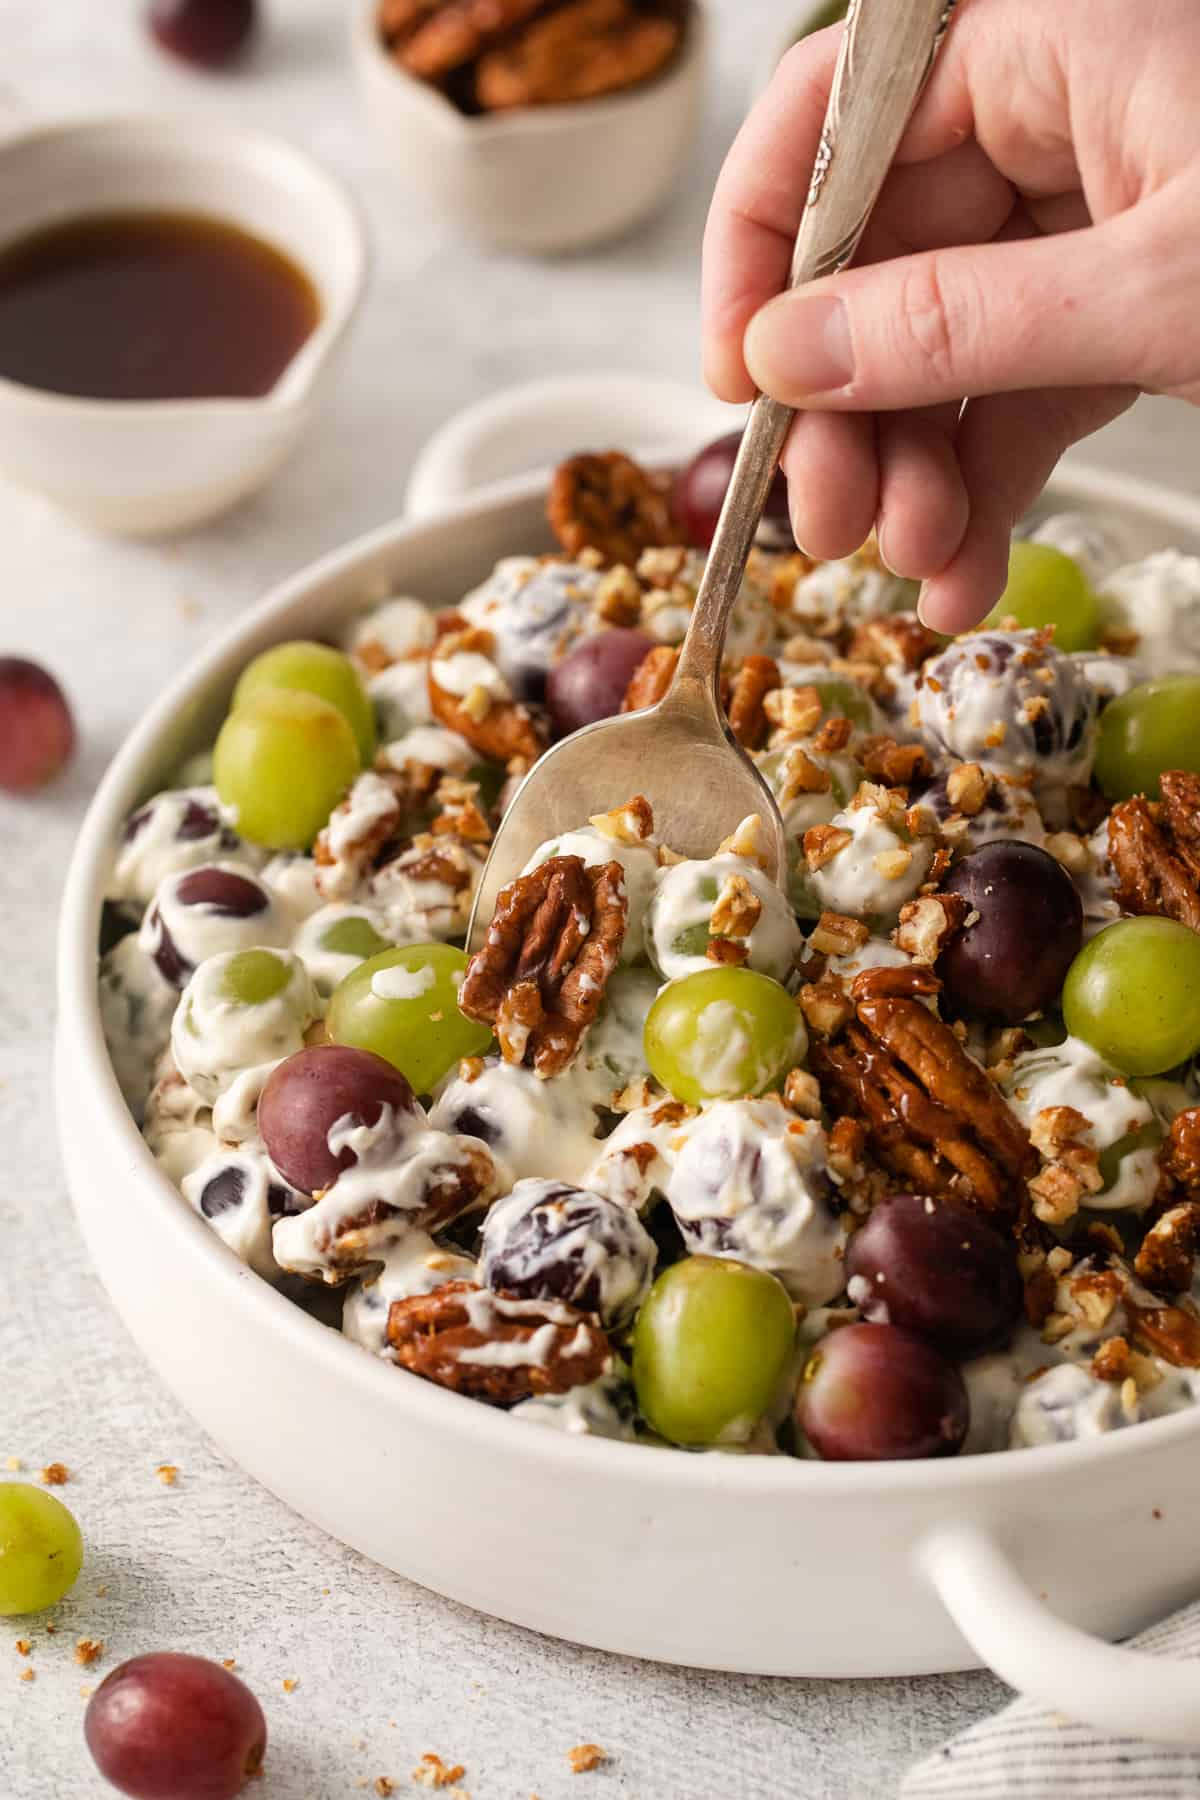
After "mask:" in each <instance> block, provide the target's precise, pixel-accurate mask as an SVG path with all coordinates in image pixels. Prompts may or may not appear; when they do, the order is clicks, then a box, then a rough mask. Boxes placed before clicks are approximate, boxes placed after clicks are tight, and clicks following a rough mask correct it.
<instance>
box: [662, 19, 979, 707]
mask: <svg viewBox="0 0 1200 1800" xmlns="http://www.w3.org/2000/svg"><path fill="white" fill-rule="evenodd" d="M956 3H957V0H851V4H850V10H849V12H848V13H847V15H846V26H845V30H844V32H843V35H842V45H841V52H840V54H839V56H838V61H837V68H836V70H835V72H834V77H833V87H832V89H831V91H830V95H829V106H828V108H827V110H826V113H825V123H824V125H823V127H822V130H821V143H820V148H819V149H818V151H817V160H816V164H815V166H814V169H813V174H812V183H811V186H810V187H809V190H808V200H807V203H806V205H805V208H804V216H803V217H802V219H801V220H800V229H799V231H798V233H797V235H796V248H795V252H794V255H793V257H792V269H791V275H790V277H789V280H788V286H789V287H799V286H800V285H801V284H802V283H804V282H806V281H815V280H816V279H817V278H818V277H819V276H822V275H832V274H833V273H834V272H835V271H836V270H838V269H842V268H845V266H846V264H847V263H848V262H849V261H850V258H851V257H852V256H853V255H854V252H855V250H856V249H857V247H858V241H859V239H860V238H861V237H862V234H863V231H864V229H865V227H866V223H867V220H868V219H869V217H870V215H871V210H872V208H873V207H874V205H875V202H876V200H877V199H878V198H879V191H880V189H881V188H882V186H883V183H884V180H885V178H886V176H887V173H888V170H889V169H890V168H891V165H892V158H893V157H894V156H895V154H896V150H897V148H898V147H899V144H900V139H901V138H902V137H903V135H904V130H905V127H906V126H907V124H908V121H909V119H910V117H911V116H912V111H913V108H914V106H915V105H916V103H917V99H918V96H919V95H920V92H921V89H922V87H923V86H924V83H925V79H926V77H927V75H928V74H929V71H930V69H931V68H932V67H933V60H934V57H935V56H936V55H937V52H938V48H939V46H940V44H941V41H942V38H943V37H944V36H945V33H946V27H947V26H948V25H949V23H950V15H951V14H952V12H953V11H954V8H955V5H956ZM795 416H796V415H795V412H794V410H793V409H792V408H791V407H789V406H784V405H782V404H781V403H780V402H779V401H777V400H770V399H768V398H767V396H766V395H765V394H760V395H759V397H758V399H757V400H756V401H755V402H754V405H753V406H752V407H751V409H750V417H749V419H748V420H747V423H746V430H745V433H744V434H743V437H742V444H741V449H740V450H739V452H738V456H737V460H736V462H735V464H734V468H733V474H732V477H731V479H730V482H729V489H728V492H727V493H726V495H725V504H724V506H723V507H722V508H721V516H720V519H719V520H718V522H717V529H716V533H715V535H714V537H713V541H712V548H711V549H710V551H709V555H708V563H707V566H706V568H705V571H704V578H703V580H702V581H701V583H700V591H699V592H698V594H697V595H696V603H695V605H694V606H693V608H692V616H691V622H690V624H689V626H688V631H687V636H686V637H685V638H684V640H683V647H682V650H681V651H680V656H679V663H678V666H677V668H676V671H675V679H674V681H673V682H672V684H671V689H670V693H669V695H668V699H667V701H666V702H665V703H664V704H672V703H674V704H682V705H687V706H689V707H690V706H693V705H695V704H696V703H697V702H701V703H702V704H704V705H705V706H706V707H709V708H715V709H716V710H717V713H718V717H719V716H720V703H719V700H718V695H717V687H718V679H719V675H720V668H721V653H722V651H723V649H724V647H725V632H726V628H727V626H728V624H729V615H730V612H731V611H732V610H733V603H734V601H735V599H736V598H737V594H738V590H739V588H740V586H741V582H742V576H743V575H744V573H745V569H746V561H747V558H748V557H749V555H750V550H751V546H752V545H753V542H754V534H755V532H756V531H757V529H758V523H759V520H760V519H761V517H762V511H763V507H764V506H765V505H766V500H767V494H768V492H769V491H770V487H771V482H772V480H773V478H774V475H775V470H776V467H777V465H778V462H779V457H780V454H781V452H782V450H783V445H784V440H785V438H786V437H787V434H788V430H789V428H790V426H791V423H792V420H793V419H794V418H795Z"/></svg>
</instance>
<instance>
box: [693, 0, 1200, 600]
mask: <svg viewBox="0 0 1200 1800" xmlns="http://www.w3.org/2000/svg"><path fill="white" fill-rule="evenodd" d="M840 30H841V28H840V27H834V28H832V29H831V30H829V31H823V32H820V33H819V34H817V35H816V36H814V37H811V38H808V39H806V40H804V41H803V42H802V43H801V44H799V45H798V46H797V47H796V49H795V50H793V51H791V52H790V53H789V55H788V56H787V57H786V58H785V60H784V62H783V64H782V65H781V67H780V69H779V72H778V74H777V75H776V77H775V79H774V81H773V82H772V84H771V86H770V88H769V90H768V91H767V93H766V94H765V95H764V96H763V98H762V99H761V100H760V101H759V103H758V105H757V106H756V107H755V108H754V111H753V112H752V113H751V115H750V117H749V119H748V120H747V121H746V124H745V125H744V127H743V128H742V131H741V132H740V134H739V136H738V139H737V142H736V143H735V144H734V146H733V149H732V150H731V152H730V154H729V157H728V160H727V162H726V164H725V168H724V170H723V172H722V174H721V178H720V181H719V183H718V185H717V190H716V194H715V196H714V199H713V205H712V211H711V213H710V216H709V222H708V230H707V233H706V237H705V245H704V320H705V373H706V375H707V378H708V381H709V383H710V385H711V386H712V387H713V389H714V390H715V391H716V392H717V393H718V394H719V395H720V396H721V397H722V398H723V399H726V400H731V401H737V402H740V401H745V400H749V399H750V398H751V397H752V395H753V394H754V391H755V389H756V388H761V389H763V391H764V392H766V393H768V394H772V395H773V396H775V398H777V399H779V400H783V401H786V402H787V403H788V404H789V405H792V406H798V407H801V408H803V409H804V411H803V414H802V416H801V417H800V418H799V419H798V420H797V422H796V425H795V427H794V428H793V430H792V433H791V436H790V438H789V440H788V445H787V449H786V451H785V453H784V459H783V462H784V469H785V471H786V473H787V476H788V483H789V487H790V491H791V507H792V518H793V524H794V527H795V532H796V537H797V541H798V542H799V543H801V544H802V545H803V546H804V548H805V549H806V550H808V551H809V552H810V553H811V554H812V555H814V556H818V557H822V558H824V557H836V556H845V555H848V554H849V553H850V551H852V550H853V549H855V548H856V547H857V546H858V545H859V544H860V543H861V542H862V541H863V540H864V539H865V538H866V537H867V535H868V534H869V532H870V530H871V528H872V526H874V527H875V529H876V530H877V532H878V534H879V548H880V554H881V555H882V557H883V558H884V560H885V562H886V563H887V564H888V566H889V567H890V568H892V569H893V570H894V571H895V572H896V573H897V574H900V575H906V576H909V577H911V578H913V579H917V580H920V581H922V582H923V583H924V587H923V590H922V598H921V610H922V616H923V617H924V618H925V619H926V621H927V623H929V624H930V625H932V626H934V627H936V628H938V629H940V630H943V631H962V630H966V629H967V628H968V627H969V626H971V625H974V624H977V623H978V621H979V620H980V619H981V618H982V617H983V615H984V614H985V613H986V612H987V611H988V609H989V608H990V607H991V606H992V605H993V604H994V603H995V601H996V599H997V598H998V597H999V595H1000V593H1001V591H1002V589H1003V587H1004V584H1005V579H1006V575H1007V567H1008V546H1009V537H1010V533H1011V531H1012V528H1013V526H1014V524H1015V523H1016V522H1017V520H1018V519H1019V518H1020V517H1021V515H1022V514H1023V513H1024V512H1025V511H1026V509H1027V508H1028V506H1029V505H1030V504H1031V503H1032V502H1033V500H1034V499H1035V498H1036V496H1037V494H1038V493H1039V492H1040V490H1041V488H1042V485H1043V484H1044V482H1045V481H1046V479H1047V477H1048V476H1049V474H1050V472H1051V471H1052V469H1053V468H1054V465H1055V463H1056V462H1057V460H1058V458H1059V457H1060V456H1061V454H1062V453H1063V451H1064V450H1065V449H1067V448H1068V446H1069V445H1071V444H1073V443H1075V442H1076V441H1077V440H1078V439H1079V438H1082V437H1085V436H1086V435H1087V434H1088V433H1089V432H1092V431H1095V430H1097V429H1098V427H1099V426H1101V425H1104V424H1107V423H1108V421H1109V420H1111V419H1113V418H1115V417H1116V416H1117V415H1118V414H1119V413H1121V412H1123V411H1124V410H1125V408H1126V407H1128V406H1130V405H1131V404H1132V402H1133V401H1134V399H1135V398H1136V397H1137V395H1138V393H1139V392H1152V393H1166V394H1174V395H1177V396H1179V397H1180V398H1182V399H1185V400H1189V401H1191V402H1192V403H1193V404H1196V403H1200V108H1198V107H1197V104H1196V78H1197V71H1200V6H1198V5H1197V3H1196V0H1055V4H1054V5H1053V6H1050V5H1031V4H1030V0H966V4H965V5H963V6H962V7H961V8H960V10H959V12H958V14H956V16H955V19H954V22H953V24H952V26H951V29H950V33H949V36H948V37H947V40H946V43H945V45H944V47H943V50H942V54H941V57H940V58H939V61H938V63H937V66H936V68H935V70H934V74H933V77H932V79H931V81H930V83H929V86H928V88H927V89H926V91H925V94H924V95H923V96H922V99H921V101H920V104H919V106H918V108H917V111H916V113H915V115H914V118H913V121H912V124H911V126H910V128H909V130H908V132H907V134H906V136H905V138H904V141H903V143H902V145H901V148H900V151H899V154H898V156H897V158H896V162H895V165H894V167H893V169H892V171H891V174H890V175H889V177H888V180H887V182H886V184H885V186H884V189H883V193H882V195H881V197H880V201H879V204H878V206H877V207H876V209H875V212H874V214H873V216H872V219H871V223H870V225H869V227H868V230H867V234H866V237H865V238H864V240H863V245H862V248H861V250H860V252H859V255H858V258H857V261H856V265H855V267H854V268H853V269H852V270H849V271H847V272H846V273H844V274H841V275H837V276H833V277H830V278H828V279H827V280H823V281H820V282H814V283H812V284H811V285H810V286H808V287H805V288H803V289H801V290H798V291H797V292H795V293H790V294H781V292H780V290H781V288H782V287H783V285H784V283H785V281H786V279H787V269H788V265H789V262H790V259H791V251H792V243H793V240H794V237H795V233H796V229H797V226H798V225H799V222H800V214H801V211H802V208H803V204H804V198H805V195H806V192H807V188H808V177H809V172H810V170H811V168H812V164H813V160H814V157H815V154H816V149H817V143H818V139H819V136H820V129H821V123H822V120H823V117H824V113H825V105H826V101H827V100H828V97H829V88H830V84H831V81H832V77H833V68H834V62H835V60H836V57H837V50H838V43H839V39H840ZM964 398H965V399H966V401H967V404H966V406H965V407H964V406H963V404H962V402H963V400H964Z"/></svg>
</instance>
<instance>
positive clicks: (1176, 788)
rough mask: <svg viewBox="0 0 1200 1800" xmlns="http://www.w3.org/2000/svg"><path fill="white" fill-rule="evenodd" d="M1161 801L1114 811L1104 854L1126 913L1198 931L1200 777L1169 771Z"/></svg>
mask: <svg viewBox="0 0 1200 1800" xmlns="http://www.w3.org/2000/svg"><path fill="white" fill-rule="evenodd" d="M1161 787H1162V799H1161V800H1159V801H1151V800H1146V799H1145V798H1144V797H1143V796H1142V795H1140V794H1138V795H1135V797H1134V798H1133V799H1132V800H1123V801H1122V802H1121V803H1120V805H1119V806H1114V807H1113V809H1112V812H1111V813H1110V814H1109V819H1108V853H1109V856H1110V858H1111V860H1112V865H1113V869H1114V870H1115V872H1116V877H1117V900H1118V902H1119V904H1120V906H1121V907H1122V909H1123V910H1124V911H1125V912H1128V913H1163V914H1165V915H1166V917H1167V918H1169V919H1177V920H1178V921H1179V923H1180V924H1181V925H1190V926H1191V928H1192V930H1193V931H1200V775H1191V774H1188V773H1187V772H1186V771H1185V770H1182V769H1171V770H1168V771H1167V772H1166V773H1165V774H1164V775H1163V776H1162V778H1161Z"/></svg>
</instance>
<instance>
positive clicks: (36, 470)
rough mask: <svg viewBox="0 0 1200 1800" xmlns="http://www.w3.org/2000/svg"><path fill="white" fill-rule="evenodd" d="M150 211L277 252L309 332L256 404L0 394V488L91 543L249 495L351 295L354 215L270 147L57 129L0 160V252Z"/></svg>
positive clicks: (147, 125) (218, 135) (311, 389)
mask: <svg viewBox="0 0 1200 1800" xmlns="http://www.w3.org/2000/svg"><path fill="white" fill-rule="evenodd" d="M156 209H157V210H166V211H183V212H199V213H207V214H210V215H211V216H214V217H216V218H220V219H223V220H225V221H227V222H229V223H231V224H233V225H239V226H241V227H242V229H243V230H245V231H249V232H251V233H254V234H256V235H257V236H259V237H262V238H265V239H266V240H268V241H269V242H270V243H273V244H275V245H277V246H278V247H279V248H280V249H281V250H284V251H286V252H287V254H288V255H289V256H291V257H292V258H293V260H294V261H295V262H297V263H299V264H300V266H301V267H302V268H303V269H304V270H306V272H307V273H308V275H309V276H310V277H311V279H312V281H313V282H314V284H315V286H316V288H317V290H318V292H319V294H320V297H321V303H322V316H321V319H320V322H319V323H318V325H317V327H316V329H315V331H314V332H313V333H312V335H311V336H310V337H309V338H308V340H307V341H306V342H305V343H304V344H303V345H302V347H301V348H300V350H299V351H298V352H297V353H296V355H295V356H294V357H293V358H292V360H291V362H290V363H289V364H288V366H287V368H286V369H285V370H284V372H283V374H282V376H281V377H280V379H279V381H278V382H277V383H276V385H275V387H274V388H273V389H272V390H271V392H270V393H268V394H266V395H264V396H263V397H262V398H260V399H208V400H146V401H126V400H86V399H78V398H74V397H72V396H71V395H66V394H51V393H46V392H44V391H43V390H41V389H38V388H32V387H26V386H24V385H23V384H22V383H20V382H15V381H7V380H4V379H2V378H0V472H3V474H5V475H7V476H8V477H9V479H10V480H12V481H16V482H19V483H21V485H22V486H24V487H29V488H35V489H37V490H38V491H39V492H40V493H43V494H45V495H46V496H47V497H48V498H49V499H51V500H53V501H55V502H56V503H57V504H58V505H59V506H61V507H63V508H64V509H65V511H67V512H69V513H72V514H74V515H75V517H76V518H78V519H81V520H82V521H83V522H84V523H85V524H88V525H91V526H94V527H95V528H97V529H98V530H101V531H109V532H118V533H133V534H138V535H142V534H150V533H158V532H167V531H179V530H183V529H185V528H187V527H189V526H192V525H197V524H199V523H201V522H202V521H203V520H205V519H209V518H212V517H214V516H215V515H216V514H218V513H221V512H224V511H225V510H226V509H227V508H228V507H231V506H233V505H235V504H236V503H237V502H238V501H239V500H242V499H244V498H245V497H246V496H247V495H248V494H250V493H252V492H253V491H254V489H256V488H258V487H260V486H261V485H262V483H263V482H265V481H266V480H267V479H268V477H269V476H270V475H272V474H273V473H274V472H275V470H276V468H277V467H278V466H279V464H280V463H281V462H282V461H283V459H284V457H285V456H286V455H287V454H288V452H289V451H290V450H291V449H292V448H293V446H294V445H295V443H296V441H297V439H298V438H299V437H300V435H301V433H302V432H303V431H304V429H305V427H306V426H307V424H308V423H309V421H310V419H311V418H312V415H313V410H314V407H315V405H316V402H317V400H318V397H319V393H320V390H321V388H322V386H323V384H324V382H325V380H326V379H327V377H328V375H329V372H330V369H331V366H332V365H331V360H330V359H331V357H332V354H333V352H334V350H335V349H336V347H337V345H338V344H339V342H340V340H341V339H342V337H343V336H344V334H345V331H346V328H347V326H348V325H349V323H350V320H351V318H352V317H353V315H354V312H355V309H356V308H357V306H358V302H359V299H360V298H361V295H362V291H363V287H364V284H365V281H366V274H367V248H366V238H365V234H364V230H363V226H362V223H361V220H360V217H359V213H358V209H357V207H356V206H355V205H354V204H353V202H352V201H351V200H350V199H349V197H348V195H347V194H346V193H345V192H344V191H343V189H342V188H341V187H340V186H339V185H338V184H337V183H336V182H335V181H334V180H333V179H332V178H331V177H330V176H328V175H326V174H325V172H324V171H323V170H322V169H321V168H320V167H319V166H318V165H317V164H316V163H314V162H313V161H312V160H311V159H310V158H309V157H308V156H306V155H305V154H304V153H303V152H302V151H300V150H296V149H293V148H292V146H291V145H290V144H286V143H284V142H282V141H281V140H279V139H277V138H272V137H266V136H263V135H262V134H261V133H259V132H257V131H246V130H243V129H242V128H241V127H239V126H233V125H228V124H223V123H220V122H219V121H217V120H215V119H213V118H211V117H209V116H207V115H206V116H205V117H203V118H187V117H171V118H151V117H146V118H142V117H132V118H97V119H83V120H68V121H64V122H62V123H60V124H49V125H36V126H33V127H31V128H30V129H28V130H22V131H18V132H17V133H16V134H15V135H13V136H11V137H6V138H5V139H4V141H3V143H2V144H0V249H2V248H3V247H4V246H6V245H8V244H11V243H12V242H13V241H14V240H16V239H18V238H21V237H23V236H25V235H26V234H27V233H29V232H32V231H37V230H40V229H42V228H43V227H46V226H49V225H54V224H58V223H62V222H63V221H65V220H68V219H74V218H78V217H80V216H83V215H88V214H96V213H103V212H126V211H138V210H151V211H153V210H156ZM234 328H235V326H234V325H231V329H234Z"/></svg>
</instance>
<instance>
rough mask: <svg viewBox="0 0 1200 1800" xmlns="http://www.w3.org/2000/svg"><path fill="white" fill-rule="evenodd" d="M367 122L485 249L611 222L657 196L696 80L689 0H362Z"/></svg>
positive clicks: (575, 234)
mask: <svg viewBox="0 0 1200 1800" xmlns="http://www.w3.org/2000/svg"><path fill="white" fill-rule="evenodd" d="M352 47H353V56H354V64H355V68H356V71H357V74H358V79H359V82H360V84H361V87H362V92H363V97H364V100H365V102H366V108H367V114H368V117H369V119H370V121H371V124H372V126H373V127H374V129H375V132H376V134H377V136H378V138H379V140H380V142H381V144H382V145H383V146H384V148H385V149H386V151H387V152H388V154H389V157H390V158H391V160H392V161H393V162H394V163H395V165H396V168H397V170H398V171H399V172H400V173H401V174H402V175H403V177H404V179H405V180H406V181H407V182H408V183H409V184H410V185H412V186H413V187H414V188H416V189H417V190H418V191H419V192H420V193H421V195H422V196H423V197H424V198H425V200H426V202H427V203H428V205H429V207H430V209H431V211H433V212H435V213H436V214H437V215H438V216H439V217H440V218H442V219H443V220H445V221H447V222H449V223H451V224H452V225H454V226H455V227H456V228H457V229H458V230H459V231H461V232H462V234H463V235H464V236H466V237H468V238H471V239H473V240H474V241H476V242H478V243H481V244H485V245H488V246H489V247H491V248H493V249H498V250H508V251H518V252H524V253H528V254H534V255H548V254H554V253H560V252H565V251H572V250H579V249H583V248H584V247H586V246H588V245H591V244H595V243H599V242H602V241H603V240H605V239H608V238H613V237H617V236H619V235H620V234H621V233H622V232H625V231H628V230H630V229H631V228H632V227H633V226H635V225H637V224H639V223H641V221H642V220H644V219H646V218H648V217H649V216H650V215H651V214H652V213H654V212H655V211H656V210H657V209H658V208H659V207H660V206H661V205H662V203H663V202H664V201H665V199H666V197H667V195H668V194H669V192H670V190H671V188H672V186H673V185H674V182H675V179H676V177H677V175H678V174H679V171H680V169H681V167H682V166H683V163H684V159H685V157H686V154H687V151H688V148H689V145H690V142H691V139H692V136H693V133H694V130H695V126H696V121H697V115H698V110H699V101H700V94H701V87H702V81H703V64H704V19H703V15H702V11H701V8H700V6H699V4H697V0H362V3H361V4H360V5H359V6H358V7H357V8H356V10H355V14H354V22H353V32H352Z"/></svg>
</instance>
